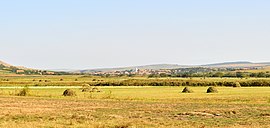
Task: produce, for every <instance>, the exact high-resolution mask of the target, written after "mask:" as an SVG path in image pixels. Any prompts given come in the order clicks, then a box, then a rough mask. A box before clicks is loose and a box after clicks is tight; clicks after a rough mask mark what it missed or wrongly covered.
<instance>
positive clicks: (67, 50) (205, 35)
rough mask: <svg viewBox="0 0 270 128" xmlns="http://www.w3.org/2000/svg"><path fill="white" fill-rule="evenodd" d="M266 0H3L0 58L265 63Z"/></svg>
mask: <svg viewBox="0 0 270 128" xmlns="http://www.w3.org/2000/svg"><path fill="white" fill-rule="evenodd" d="M269 6H270V1H269V0H43V1H41V0H1V1H0V60H2V61H5V62H8V63H10V64H13V65H20V66H25V67H29V68H39V69H92V68H105V67H122V66H137V65H148V64H180V65H186V64H192V65H196V64H208V63H216V62H231V61H252V62H269V61H270V51H269V48H270V36H269V34H270V8H269Z"/></svg>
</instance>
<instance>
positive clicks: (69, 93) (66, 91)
mask: <svg viewBox="0 0 270 128" xmlns="http://www.w3.org/2000/svg"><path fill="white" fill-rule="evenodd" d="M63 96H76V92H75V91H73V90H71V89H67V90H65V91H64V93H63Z"/></svg>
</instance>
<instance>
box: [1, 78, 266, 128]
mask: <svg viewBox="0 0 270 128" xmlns="http://www.w3.org/2000/svg"><path fill="white" fill-rule="evenodd" d="M21 79H26V78H21ZM51 80H53V79H51ZM55 80H56V79H55ZM70 80H71V79H70ZM107 80H108V79H107ZM11 81H13V82H14V81H19V80H18V78H12V79H11ZM22 81H23V80H22ZM25 81H27V80H25ZM28 88H29V95H28V96H16V94H17V93H18V92H19V91H20V90H22V88H21V87H19V86H2V87H1V88H0V109H1V111H0V115H1V117H0V127H12V128H13V127H94V128H102V127H112V128H126V127H155V128H156V127H168V128H171V127H270V125H269V121H270V87H242V88H232V87H217V89H218V91H219V93H214V94H207V93H206V89H207V88H208V87H190V88H191V89H192V90H193V91H194V93H190V94H186V93H180V92H181V91H182V89H183V88H184V87H182V86H173V87H172V86H158V87H153V86H143V87H142V86H136V87H134V86H120V87H112V86H109V87H108V86H105V87H98V89H99V90H101V92H81V87H80V86H75V87H74V86H60V87H59V86H58V87H55V86H49V87H48V86H31V87H28ZM66 88H73V90H74V91H76V94H77V95H76V96H72V97H64V96H62V94H63V92H64V90H65V89H66Z"/></svg>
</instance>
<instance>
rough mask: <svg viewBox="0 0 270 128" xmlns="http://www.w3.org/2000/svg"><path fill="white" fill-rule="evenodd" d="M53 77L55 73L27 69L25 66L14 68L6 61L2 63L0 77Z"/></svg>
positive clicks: (0, 62) (0, 64) (0, 63)
mask: <svg viewBox="0 0 270 128" xmlns="http://www.w3.org/2000/svg"><path fill="white" fill-rule="evenodd" d="M14 74H19V75H41V74H45V75H52V74H55V72H50V71H44V70H38V69H31V68H26V67H23V66H13V65H11V64H8V63H6V62H4V61H0V75H14Z"/></svg>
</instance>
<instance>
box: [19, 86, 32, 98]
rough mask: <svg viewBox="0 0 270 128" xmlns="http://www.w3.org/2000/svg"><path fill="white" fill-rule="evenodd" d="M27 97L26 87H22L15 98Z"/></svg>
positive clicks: (27, 89) (27, 90)
mask: <svg viewBox="0 0 270 128" xmlns="http://www.w3.org/2000/svg"><path fill="white" fill-rule="evenodd" d="M27 95H29V88H28V87H24V88H23V89H22V90H20V92H19V93H18V94H17V96H27Z"/></svg>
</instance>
